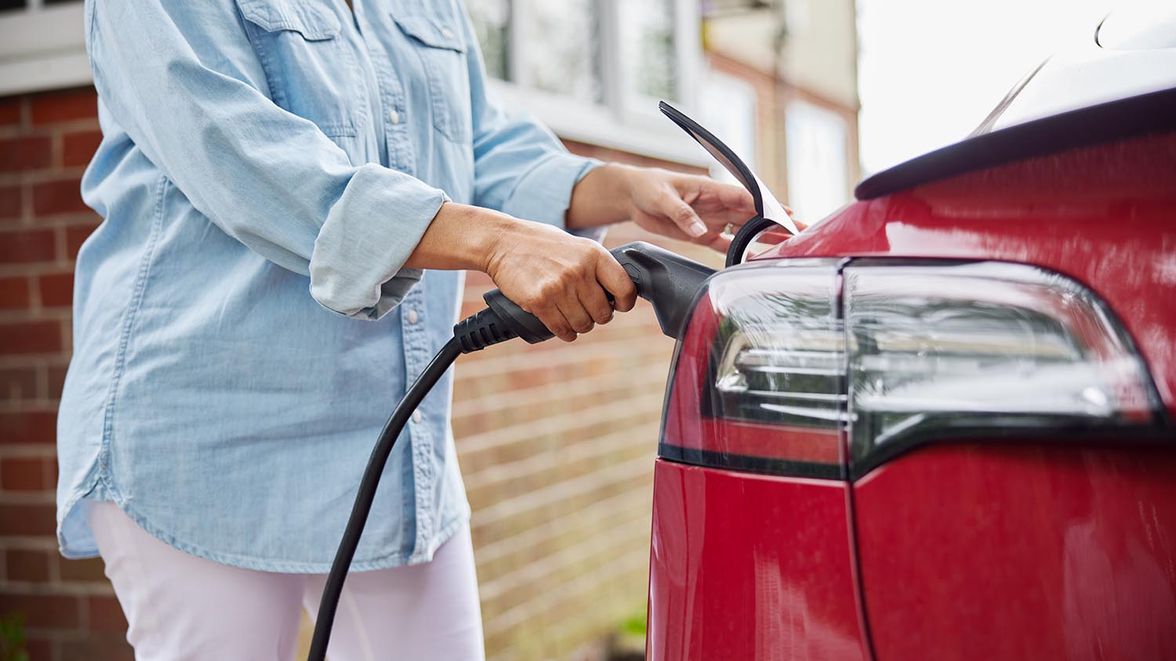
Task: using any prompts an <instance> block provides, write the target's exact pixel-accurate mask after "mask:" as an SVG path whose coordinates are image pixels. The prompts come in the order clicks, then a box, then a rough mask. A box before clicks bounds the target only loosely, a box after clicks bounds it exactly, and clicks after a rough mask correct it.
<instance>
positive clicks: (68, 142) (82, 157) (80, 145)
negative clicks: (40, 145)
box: [61, 131, 102, 168]
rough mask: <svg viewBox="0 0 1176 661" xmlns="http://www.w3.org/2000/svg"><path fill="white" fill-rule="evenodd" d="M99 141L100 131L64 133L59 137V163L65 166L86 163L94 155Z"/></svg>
mask: <svg viewBox="0 0 1176 661" xmlns="http://www.w3.org/2000/svg"><path fill="white" fill-rule="evenodd" d="M100 142H102V132H101V131H76V132H74V133H66V134H65V135H63V136H62V137H61V164H62V165H64V166H65V167H67V168H68V167H74V166H79V165H86V164H87V163H89V162H90V158H92V157H93V156H94V152H95V151H96V150H97V149H98V143H100Z"/></svg>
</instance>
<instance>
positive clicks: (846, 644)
mask: <svg viewBox="0 0 1176 661" xmlns="http://www.w3.org/2000/svg"><path fill="white" fill-rule="evenodd" d="M846 490H847V485H846V484H845V483H844V482H837V481H832V480H806V479H802V478H785V477H774V476H768V475H747V474H742V473H734V472H730V471H723V470H715V469H710V468H700V467H697V466H686V465H683V464H677V463H672V462H668V461H660V460H659V461H658V462H657V467H656V469H655V472H654V502H655V503H656V504H657V506H656V508H655V512H654V520H653V540H652V553H651V555H650V576H651V579H652V580H651V582H650V586H649V602H650V605H649V637H648V648H649V649H648V658H650V659H687V658H690V659H846V660H849V659H854V660H858V659H868V658H869V652H868V650H867V649H866V648H865V646H864V645H863V640H864V638H863V636H862V635H861V628H860V622H859V617H858V614H859V613H858V605H857V602H856V597H855V595H856V593H857V588H856V579H855V577H854V576H853V571H852V567H853V564H852V563H850V562H846V559H847V558H849V557H850V553H851V551H850V548H851V545H850V536H849V518H848V512H847V509H848V507H847V503H846V495H847V494H846Z"/></svg>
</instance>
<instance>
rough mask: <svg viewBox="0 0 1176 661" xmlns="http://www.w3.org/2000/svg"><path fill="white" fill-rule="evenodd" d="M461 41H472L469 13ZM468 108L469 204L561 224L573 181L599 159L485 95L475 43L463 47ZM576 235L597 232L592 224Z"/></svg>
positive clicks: (474, 38)
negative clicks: (471, 182) (579, 152)
mask: <svg viewBox="0 0 1176 661" xmlns="http://www.w3.org/2000/svg"><path fill="white" fill-rule="evenodd" d="M464 29H465V39H466V43H470V44H476V43H477V37H476V36H475V34H474V31H473V27H472V24H471V23H470V20H469V16H468V15H466V16H465V26H464ZM468 66H469V77H470V97H471V98H470V102H471V107H472V108H473V138H474V203H475V204H477V205H478V206H483V207H488V208H491V209H497V210H499V211H502V212H504V213H508V214H510V215H512V216H515V217H517V218H522V219H525V220H535V221H539V222H543V223H547V224H549V225H555V226H556V227H560V228H566V216H567V211H568V207H569V206H570V204H571V199H572V190H573V189H574V188H575V186H576V183H577V182H579V181H580V179H582V178H583V177H584V175H586V174H588V172H590V171H591V170H592V169H593V168H594V167H596V166H598V165H601V162H600V161H598V160H596V159H592V158H584V157H582V156H576V155H573V154H570V153H568V150H567V149H565V148H564V146H563V144H561V143H560V141H559V140H558V139H557V138H556V137H555V135H553V134H552V133H551V131H549V130H548V129H547V128H546V127H545V126H543V125H542V124H540V123H539V122H537V121H536V120H535V119H534V118H532V117H530V116H529V115H527V114H525V113H510V114H508V113H507V112H505V111H504V110H503V109H502V108H501V107H500V106H499V105H498V104H497V103H495V102H494V100H493V99H492V98H491V97H490V95H489V94H488V91H487V89H486V71H485V66H484V64H483V62H482V56H481V53H480V52H479V50H478V49H477V48H470V49H468ZM576 233H577V234H584V235H591V236H598V235H599V234H601V231H600V230H597V229H592V230H586V231H583V232H576Z"/></svg>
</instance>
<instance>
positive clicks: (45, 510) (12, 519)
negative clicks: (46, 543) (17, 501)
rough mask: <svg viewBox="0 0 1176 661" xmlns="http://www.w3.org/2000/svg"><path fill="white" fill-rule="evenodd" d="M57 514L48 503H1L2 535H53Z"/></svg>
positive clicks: (0, 527)
mask: <svg viewBox="0 0 1176 661" xmlns="http://www.w3.org/2000/svg"><path fill="white" fill-rule="evenodd" d="M56 516H57V514H56V512H55V510H54V509H53V506H52V505H48V504H46V505H13V504H0V535H53V534H54V530H55V529H56V527H57V523H56Z"/></svg>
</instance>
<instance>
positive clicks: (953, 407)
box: [661, 260, 1158, 477]
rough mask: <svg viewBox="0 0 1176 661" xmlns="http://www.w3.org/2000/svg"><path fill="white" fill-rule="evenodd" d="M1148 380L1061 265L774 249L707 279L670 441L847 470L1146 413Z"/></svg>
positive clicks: (679, 456) (1122, 338) (837, 472)
mask: <svg viewBox="0 0 1176 661" xmlns="http://www.w3.org/2000/svg"><path fill="white" fill-rule="evenodd" d="M1154 392H1155V391H1154V388H1153V387H1152V385H1151V382H1150V379H1149V377H1148V375H1147V373H1146V369H1145V368H1144V365H1143V363H1142V361H1141V360H1140V359H1139V357H1138V355H1137V354H1136V353H1135V351H1134V349H1133V347H1132V344H1131V341H1130V339H1129V338H1128V336H1127V335H1126V334H1125V333H1124V332H1123V331H1122V329H1121V328H1120V327H1119V325H1118V324H1117V323H1116V321H1115V320H1114V318H1113V317H1112V315H1111V314H1110V313H1109V311H1108V310H1107V308H1106V306H1105V305H1103V303H1102V302H1101V301H1100V300H1099V299H1098V298H1097V296H1095V295H1094V294H1093V293H1092V292H1090V291H1089V290H1088V289H1086V288H1085V287H1083V286H1082V285H1080V284H1078V283H1076V282H1074V281H1072V280H1069V279H1067V278H1065V277H1064V276H1060V275H1058V274H1055V273H1051V272H1047V271H1044V270H1042V269H1038V268H1036V267H1032V266H1026V265H1020V264H1007V263H995V262H982V263H967V264H947V263H942V262H923V263H914V264H911V263H907V264H894V263H892V262H886V261H884V260H859V261H857V262H854V263H852V264H850V265H849V266H848V267H845V268H841V266H840V265H839V264H838V263H836V262H833V261H829V260H795V261H792V260H790V261H782V262H773V263H771V264H770V265H752V266H747V267H741V268H736V269H730V270H728V271H725V272H722V273H720V274H718V275H716V276H715V277H714V278H712V279H711V281H710V282H709V285H708V289H707V290H706V292H705V293H704V295H703V296H702V297H701V298H700V301H699V304H698V305H697V306H696V309H695V311H694V313H693V315H692V317H691V320H690V322H689V325H688V327H687V332H686V334H685V336H684V339H683V342H682V344H681V345H680V346H679V352H678V356H677V360H676V367H675V372H674V378H673V380H672V382H671V387H670V392H669V397H668V399H667V410H666V420H665V426H664V428H663V437H662V444H661V455H662V456H663V457H666V458H669V459H675V460H679V461H687V462H691V463H698V464H703V465H709V466H717V467H725V468H732V469H741V470H755V471H762V472H773V473H784V474H792V475H805V476H814V477H838V476H841V475H843V474H844V469H845V468H849V469H851V470H852V472H854V473H857V474H860V473H862V472H865V471H866V470H869V469H870V468H871V467H873V466H875V465H877V463H878V462H880V461H883V460H884V459H886V458H887V457H890V456H893V455H894V454H896V453H898V452H901V451H903V450H905V449H906V448H909V447H911V446H912V445H914V444H918V443H921V442H924V441H929V440H936V439H948V438H961V437H988V438H992V437H1002V436H1024V435H1025V434H1027V433H1040V432H1046V433H1054V432H1060V431H1063V430H1072V429H1081V430H1090V429H1099V428H1107V427H1114V428H1121V427H1140V426H1149V425H1151V424H1152V423H1154V422H1155V421H1157V420H1158V418H1157V411H1158V399H1157V398H1156V397H1155V396H1154ZM847 446H848V449H849V450H850V451H849V452H846V451H845V449H846V448H847Z"/></svg>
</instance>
